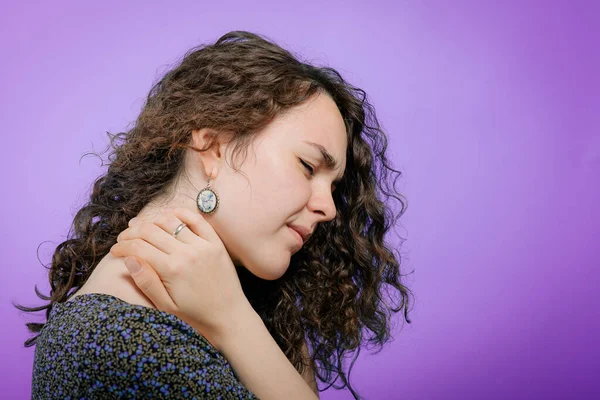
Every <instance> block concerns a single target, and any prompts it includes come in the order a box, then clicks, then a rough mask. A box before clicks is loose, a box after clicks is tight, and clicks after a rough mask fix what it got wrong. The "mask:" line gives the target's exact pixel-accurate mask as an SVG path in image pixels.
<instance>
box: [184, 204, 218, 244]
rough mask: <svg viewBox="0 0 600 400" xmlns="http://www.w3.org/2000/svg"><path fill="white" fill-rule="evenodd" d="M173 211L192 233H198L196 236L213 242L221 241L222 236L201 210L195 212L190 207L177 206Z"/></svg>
mask: <svg viewBox="0 0 600 400" xmlns="http://www.w3.org/2000/svg"><path fill="white" fill-rule="evenodd" d="M173 213H174V215H175V216H176V217H177V218H179V219H180V220H181V221H182V222H185V223H186V224H187V227H188V228H189V229H190V230H191V231H192V233H194V234H196V236H199V237H201V238H203V239H204V240H207V241H209V242H212V243H218V242H219V241H221V238H220V237H219V235H217V232H215V230H214V228H213V227H212V225H211V224H209V223H208V221H207V220H206V219H204V217H203V216H202V215H201V214H200V213H199V212H194V211H192V210H190V209H188V208H183V207H177V208H175V209H174V210H173ZM184 230H185V229H184Z"/></svg>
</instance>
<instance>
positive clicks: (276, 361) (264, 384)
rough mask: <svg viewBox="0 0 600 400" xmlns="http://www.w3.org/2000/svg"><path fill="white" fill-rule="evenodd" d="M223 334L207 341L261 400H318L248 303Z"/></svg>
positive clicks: (233, 317) (233, 318) (220, 333)
mask: <svg viewBox="0 0 600 400" xmlns="http://www.w3.org/2000/svg"><path fill="white" fill-rule="evenodd" d="M229 320H230V321H231V323H230V324H229V325H228V326H227V327H226V328H224V330H223V331H221V332H219V333H217V334H216V335H214V336H213V337H211V338H207V339H208V340H209V341H210V342H211V343H213V345H214V346H215V347H216V348H217V350H218V351H219V352H220V353H221V354H223V356H224V357H225V358H226V359H227V361H228V362H229V363H230V364H231V367H232V368H233V370H234V371H235V373H236V375H237V376H238V378H239V380H240V381H241V382H242V384H243V385H244V386H245V387H246V388H247V389H248V390H250V391H251V392H252V393H254V394H255V395H256V396H258V398H260V399H261V400H270V399H274V400H275V399H290V400H292V399H315V398H317V399H318V398H319V397H318V396H315V393H314V392H313V390H312V389H311V387H310V386H309V385H308V384H307V382H306V381H305V380H304V379H303V377H302V376H301V375H300V374H299V373H298V371H296V368H294V366H293V365H292V363H290V361H289V360H288V359H287V357H286V356H285V354H284V353H283V351H281V349H280V348H279V346H278V345H277V343H276V342H275V340H274V339H273V337H272V336H271V334H270V333H269V331H268V330H267V327H266V326H265V325H264V323H263V321H262V319H261V318H260V316H259V315H258V314H257V313H256V311H254V309H253V308H252V307H251V306H250V304H249V303H248V305H247V307H241V308H240V309H239V312H238V313H237V315H235V316H231V318H229Z"/></svg>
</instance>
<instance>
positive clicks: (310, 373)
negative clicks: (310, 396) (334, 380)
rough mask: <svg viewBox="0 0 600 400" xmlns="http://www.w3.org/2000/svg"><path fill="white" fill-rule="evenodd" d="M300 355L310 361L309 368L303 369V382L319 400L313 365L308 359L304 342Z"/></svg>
mask: <svg viewBox="0 0 600 400" xmlns="http://www.w3.org/2000/svg"><path fill="white" fill-rule="evenodd" d="M302 354H303V355H304V358H306V359H308V360H309V361H310V366H309V367H307V368H305V369H304V373H303V374H302V377H303V378H304V381H306V383H307V384H308V386H310V388H311V389H312V391H313V392H314V393H315V394H316V395H317V398H319V399H320V398H321V396H320V395H319V388H318V387H317V380H316V379H315V370H314V366H315V364H314V362H313V361H312V360H311V359H310V354H309V353H308V346H307V345H306V342H304V344H303V345H302Z"/></svg>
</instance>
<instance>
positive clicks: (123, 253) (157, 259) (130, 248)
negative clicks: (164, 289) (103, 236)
mask: <svg viewBox="0 0 600 400" xmlns="http://www.w3.org/2000/svg"><path fill="white" fill-rule="evenodd" d="M110 254H111V255H112V256H113V257H127V256H135V257H136V258H137V259H138V260H144V261H146V262H148V263H149V264H150V265H152V268H154V269H155V270H156V272H157V273H158V274H159V276H165V274H166V275H167V276H168V274H169V267H170V266H169V263H168V261H169V260H168V257H169V256H168V254H165V253H163V252H162V251H160V250H159V249H157V248H156V247H154V246H153V245H152V244H150V243H148V242H146V241H145V240H143V239H138V238H135V239H122V238H121V239H120V240H119V242H118V243H115V244H114V245H113V246H112V247H111V248H110Z"/></svg>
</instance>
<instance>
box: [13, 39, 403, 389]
mask: <svg viewBox="0 0 600 400" xmlns="http://www.w3.org/2000/svg"><path fill="white" fill-rule="evenodd" d="M321 92H324V93H326V94H328V95H329V96H330V97H331V98H332V99H333V100H334V101H335V103H336V104H337V106H338V108H339V111H340V113H341V115H342V117H343V119H344V121H345V125H346V130H347V135H348V136H347V137H348V146H347V153H346V159H347V163H346V170H345V172H344V177H343V179H342V181H341V182H340V183H339V184H338V185H337V187H336V190H335V191H334V193H333V197H334V201H335V204H336V208H337V215H336V217H335V219H334V220H332V221H330V222H328V223H323V224H319V225H318V226H317V228H316V230H315V232H314V234H313V236H312V237H311V240H309V241H308V242H307V243H306V244H305V246H304V247H303V248H302V249H301V250H300V251H298V252H297V253H295V254H294V255H293V256H292V258H291V261H290V267H289V268H288V270H287V271H286V273H285V274H284V275H283V276H282V277H281V278H280V279H277V280H273V281H269V280H263V279H260V278H258V277H256V276H254V275H252V273H250V272H249V271H248V270H246V269H245V268H243V267H236V269H237V272H238V276H239V278H240V281H241V283H242V288H243V290H244V293H245V294H246V296H247V298H248V299H249V301H250V303H251V304H252V306H253V307H254V309H255V310H256V312H257V313H258V314H259V315H260V316H261V318H262V319H263V321H264V323H265V325H266V326H267V328H268V330H269V332H270V333H271V335H272V336H273V338H274V339H275V341H276V342H277V343H278V345H279V346H280V348H281V349H282V351H283V352H284V353H285V354H286V356H287V357H288V359H289V360H290V362H291V363H292V364H293V365H294V367H295V368H296V369H297V370H298V371H299V372H300V373H301V374H302V373H303V372H304V370H305V368H306V367H307V366H309V365H311V366H312V367H313V368H314V370H315V375H316V376H318V378H319V379H320V380H321V381H323V382H325V383H328V382H329V381H331V383H330V384H329V386H332V385H333V384H334V383H335V381H337V377H338V376H339V377H340V378H341V380H342V382H343V385H342V386H340V387H338V386H334V387H335V388H336V389H342V388H344V387H346V386H347V387H348V388H349V390H350V391H351V392H352V394H353V395H354V397H355V398H360V396H358V394H357V393H356V392H355V391H354V390H353V389H352V386H351V385H350V383H349V380H348V379H347V377H346V374H345V373H344V372H343V365H342V360H343V357H344V355H345V353H346V352H350V351H354V350H357V352H356V355H355V357H354V359H353V361H352V365H351V366H350V369H349V370H348V376H349V374H350V370H351V368H352V366H353V365H354V362H355V361H356V358H357V357H358V354H359V353H360V348H361V344H363V343H365V342H368V343H369V344H376V345H378V346H380V348H382V347H383V345H384V344H385V343H386V342H387V341H388V340H389V339H390V322H391V312H394V313H397V312H399V311H400V310H402V309H404V318H405V319H406V321H407V322H408V323H410V322H411V321H410V319H409V318H408V299H409V294H411V291H410V290H409V289H408V288H407V287H406V286H405V285H403V284H402V283H401V277H402V275H401V274H400V268H399V267H400V253H399V252H398V250H397V248H394V247H393V246H389V245H387V244H386V242H385V241H384V235H385V234H386V233H387V232H388V231H389V230H390V228H391V227H393V226H394V225H395V223H396V221H397V219H398V218H399V217H400V216H401V215H402V214H403V213H404V212H405V210H406V205H407V204H406V201H405V199H404V197H403V196H402V195H400V194H398V193H397V191H396V190H395V184H396V180H397V178H399V177H400V175H401V174H400V172H399V171H396V170H395V169H393V168H392V167H390V166H389V165H388V161H387V159H386V156H385V152H386V148H387V138H386V135H385V133H384V132H383V131H382V129H381V128H380V125H379V123H378V121H377V118H376V116H375V111H374V108H373V106H372V105H371V104H370V103H369V102H368V101H367V95H366V93H365V92H364V91H363V90H361V89H359V88H356V87H354V86H352V85H350V84H349V83H348V82H346V81H345V80H344V79H343V78H342V76H341V75H340V74H339V73H338V72H337V71H336V70H334V69H332V68H329V67H316V66H313V65H310V64H308V63H304V62H301V61H299V59H298V58H297V56H295V55H293V54H292V53H291V52H289V51H287V50H284V49H283V48H281V47H280V46H278V45H276V44H275V43H274V42H272V41H270V40H267V39H266V38H265V37H264V36H262V35H257V34H254V33H250V32H245V31H233V32H229V33H227V34H225V35H223V36H222V37H221V38H219V39H218V40H217V41H216V42H215V43H214V44H210V45H200V46H197V47H194V48H192V49H191V50H189V51H188V52H187V53H186V54H185V55H184V57H183V58H182V59H181V61H180V62H179V63H178V65H177V66H176V67H175V68H173V69H171V70H170V71H168V72H167V73H166V74H164V76H163V77H162V78H161V79H160V80H159V81H158V83H156V84H155V85H154V86H153V87H152V89H151V90H150V93H149V94H148V97H147V100H146V103H145V105H144V108H143V110H142V111H141V113H140V115H139V116H138V118H137V120H136V123H135V125H134V127H133V128H132V129H130V130H128V131H126V132H120V133H117V134H115V135H111V134H110V133H108V136H109V138H110V144H109V147H108V148H112V149H113V150H112V151H111V152H110V153H109V156H108V160H109V164H108V170H107V172H106V174H105V175H103V176H101V177H99V178H98V179H97V180H96V181H95V182H94V185H93V190H92V193H91V195H90V199H89V201H88V202H87V203H86V204H85V205H84V206H83V207H82V208H81V209H80V210H79V211H78V212H77V214H76V215H75V217H74V221H73V225H72V227H71V228H70V229H69V235H68V240H66V241H64V242H62V243H61V244H59V245H58V247H57V248H56V250H55V252H54V254H53V256H52V265H51V267H50V268H49V280H50V286H51V291H50V295H49V296H45V295H44V294H42V293H40V291H39V290H38V287H37V285H36V286H35V292H36V294H37V295H38V297H40V298H41V299H43V300H46V301H48V300H49V301H50V303H49V304H46V305H43V306H40V307H31V308H29V307H24V306H21V305H16V304H14V303H13V305H14V306H15V307H17V308H18V309H19V310H21V311H25V312H37V311H42V310H44V309H45V310H46V318H48V317H49V315H50V310H51V309H52V305H53V304H54V303H56V302H59V303H61V302H64V301H66V300H68V299H69V297H70V296H71V295H72V294H73V293H75V292H76V291H77V290H78V289H79V288H80V287H81V286H82V285H83V284H84V283H85V282H86V280H87V279H88V278H89V276H90V274H91V273H92V271H93V269H94V268H95V267H96V265H97V263H98V262H99V261H100V260H101V259H102V258H103V257H104V256H105V255H106V254H107V253H108V252H109V250H110V248H111V246H113V245H114V244H115V243H116V237H117V235H118V234H119V233H120V232H121V231H123V230H125V229H126V228H127V224H128V221H129V220H130V219H131V218H133V217H135V216H136V215H137V214H138V213H139V212H140V210H141V209H142V208H143V207H144V206H145V205H146V204H147V203H149V202H150V201H152V200H153V199H156V198H158V197H162V196H168V195H169V191H170V190H171V188H172V185H173V183H174V182H175V181H176V180H177V178H178V177H179V174H180V173H181V169H182V166H183V162H182V160H183V156H184V152H185V150H186V149H191V150H194V151H199V150H198V149H195V148H194V147H193V146H191V145H190V139H191V132H192V131H193V130H198V129H201V128H213V129H215V130H216V131H222V132H232V133H234V140H233V143H234V145H235V147H234V154H235V153H236V152H240V151H245V150H246V148H247V146H248V145H249V144H250V143H251V140H252V138H253V137H254V135H255V134H256V133H257V132H259V131H260V130H261V129H262V128H264V127H265V126H266V125H267V124H269V122H271V121H272V120H273V119H274V118H275V117H276V116H277V115H279V114H280V113H282V112H284V111H285V110H287V109H290V108H291V107H294V106H297V105H300V104H301V103H303V102H304V101H306V100H308V99H309V98H311V96H313V95H315V94H318V93H321ZM119 139H120V140H122V143H120V144H117V143H116V140H119ZM209 146H210V144H209ZM92 154H95V153H92ZM390 171H391V172H393V173H395V174H396V178H395V179H394V181H393V185H392V186H391V188H390V184H389V182H388V172H390ZM377 172H379V174H377ZM384 196H385V197H384ZM380 197H382V198H380ZM390 198H393V199H396V200H398V201H399V203H400V209H399V210H398V211H397V213H396V214H394V213H393V212H392V209H391V207H390V204H386V201H387V200H389V199H390ZM402 242H403V239H402V238H401V241H400V243H402ZM397 247H399V246H397ZM384 285H385V286H384ZM384 289H392V290H393V289H395V291H394V292H393V293H391V294H390V293H389V291H386V293H387V294H389V299H393V298H394V294H398V295H399V296H398V297H399V305H397V306H396V307H394V306H392V304H391V301H390V303H389V304H388V303H387V302H386V299H385V298H384ZM26 325H27V327H28V328H29V330H30V332H32V333H39V332H40V330H41V329H42V327H43V326H44V325H45V324H44V323H27V324H26ZM363 329H364V330H365V333H368V332H369V331H370V334H369V337H363ZM36 339H37V336H35V337H32V338H29V339H28V340H27V341H26V342H25V347H30V346H33V345H34V344H35V342H36ZM305 344H308V346H309V347H310V349H311V350H310V360H306V359H304V357H303V356H302V352H301V349H302V346H303V345H305ZM318 362H319V363H320V364H321V366H320V368H317V363H318ZM321 369H322V371H323V373H322V372H321ZM332 372H334V373H337V375H338V376H336V377H335V379H332ZM329 386H328V387H329ZM328 387H327V388H328ZM320 390H325V389H320Z"/></svg>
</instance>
